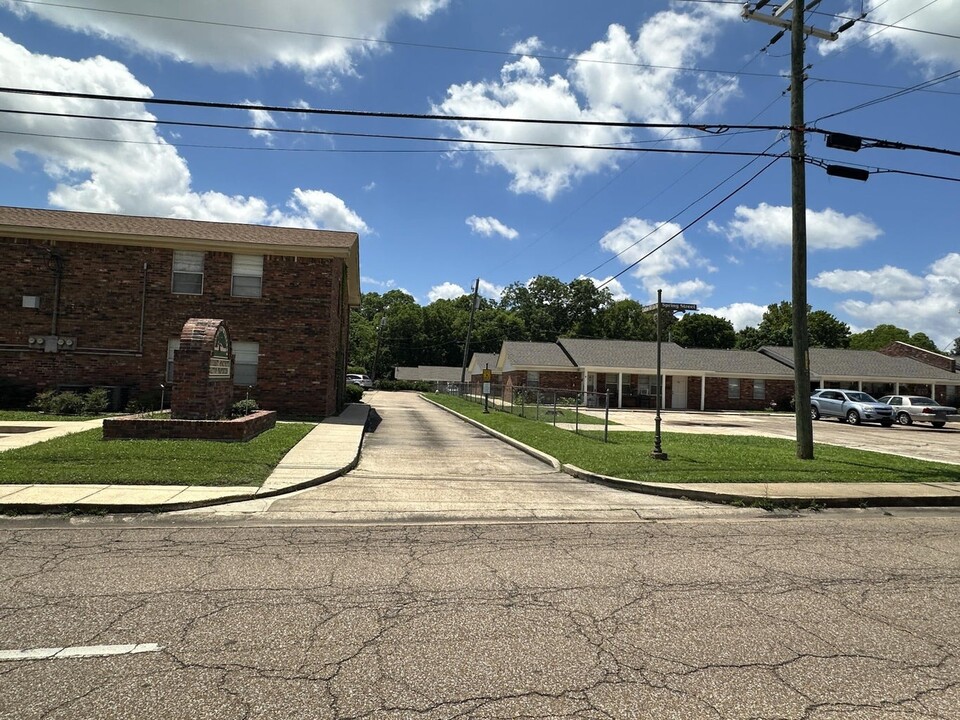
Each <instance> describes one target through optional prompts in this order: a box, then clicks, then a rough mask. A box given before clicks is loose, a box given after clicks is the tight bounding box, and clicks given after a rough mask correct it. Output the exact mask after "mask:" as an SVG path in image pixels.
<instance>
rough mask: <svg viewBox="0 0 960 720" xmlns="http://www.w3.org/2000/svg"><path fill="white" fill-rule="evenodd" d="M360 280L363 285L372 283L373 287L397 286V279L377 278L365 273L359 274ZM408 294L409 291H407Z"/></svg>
mask: <svg viewBox="0 0 960 720" xmlns="http://www.w3.org/2000/svg"><path fill="white" fill-rule="evenodd" d="M360 282H361V283H363V284H364V285H372V286H374V287H378V288H381V289H383V290H392V289H393V288H395V287H396V286H397V281H396V280H393V279H390V280H377V279H376V278H372V277H369V276H367V275H361V276H360ZM408 294H409V293H408Z"/></svg>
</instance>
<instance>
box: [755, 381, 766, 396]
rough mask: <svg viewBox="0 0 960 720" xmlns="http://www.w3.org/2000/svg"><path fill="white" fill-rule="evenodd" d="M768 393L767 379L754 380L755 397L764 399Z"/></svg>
mask: <svg viewBox="0 0 960 720" xmlns="http://www.w3.org/2000/svg"><path fill="white" fill-rule="evenodd" d="M766 393H767V381H766V380H754V381H753V399H754V400H763V398H764V397H766Z"/></svg>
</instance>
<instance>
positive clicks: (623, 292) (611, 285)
mask: <svg viewBox="0 0 960 720" xmlns="http://www.w3.org/2000/svg"><path fill="white" fill-rule="evenodd" d="M612 277H613V276H612V275H607V277H605V278H602V279H598V278H594V277H587V276H586V275H581V276H580V277H579V278H577V279H578V280H589V281H590V282H592V283H593V284H594V286H595V287H600V286H601V285H603V286H604V288H605V289H607V290H609V291H610V295H611V296H612V297H613V299H614V300H629V299H630V293H629V292H627V289H626V288H625V287H624V286H623V283H621V282H620V281H619V280H612V279H611V278H612Z"/></svg>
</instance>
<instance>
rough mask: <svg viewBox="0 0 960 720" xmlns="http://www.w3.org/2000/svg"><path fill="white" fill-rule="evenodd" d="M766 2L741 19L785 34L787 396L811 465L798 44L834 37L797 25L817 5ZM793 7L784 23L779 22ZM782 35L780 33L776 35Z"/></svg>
mask: <svg viewBox="0 0 960 720" xmlns="http://www.w3.org/2000/svg"><path fill="white" fill-rule="evenodd" d="M769 1H770V0H760V2H758V3H757V4H756V6H755V7H754V8H753V9H752V10H751V9H750V8H749V6H746V5H745V6H744V8H743V11H742V12H741V15H742V16H743V17H744V18H746V19H748V20H759V21H760V22H764V23H767V24H768V25H775V26H777V27H780V28H787V27H789V29H790V159H791V192H790V196H791V205H792V207H793V271H792V285H793V301H792V302H793V395H794V407H795V409H796V430H797V458H799V459H800V460H812V459H813V419H812V418H811V417H810V350H809V348H810V333H809V331H808V328H807V181H806V167H805V163H806V160H805V150H804V142H805V139H804V134H805V130H806V128H805V126H804V116H803V81H804V69H805V67H804V60H803V51H804V42H805V38H806V36H807V35H813V36H815V37H819V38H822V39H825V40H836V39H837V37H838V36H837V34H836V33H833V32H829V31H825V30H818V29H817V28H814V27H811V26H809V25H804V24H803V14H804V11H805V10H807V9H811V8H813V7H816V6H817V5H819V4H820V0H813V2H811V3H810V4H809V5H807V6H806V7H804V3H803V2H797V1H796V0H785V1H784V3H783V4H782V5H780V7H778V8H777V9H776V10H775V11H774V12H773V14H772V15H764V14H762V13H758V12H757V11H758V10H760V8H762V7H763V6H764V5H766V4H767V3H768V2H769ZM791 7H793V17H792V19H791V20H790V22H789V23H788V22H787V20H785V19H784V18H783V17H782V16H783V15H784V13H786V11H787V10H789V9H790V8H791ZM781 33H782V30H781Z"/></svg>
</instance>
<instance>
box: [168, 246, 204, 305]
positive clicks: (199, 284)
mask: <svg viewBox="0 0 960 720" xmlns="http://www.w3.org/2000/svg"><path fill="white" fill-rule="evenodd" d="M172 290H173V292H174V293H176V294H178V295H202V294H203V253H202V252H193V251H190V250H174V251H173V285H172Z"/></svg>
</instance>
